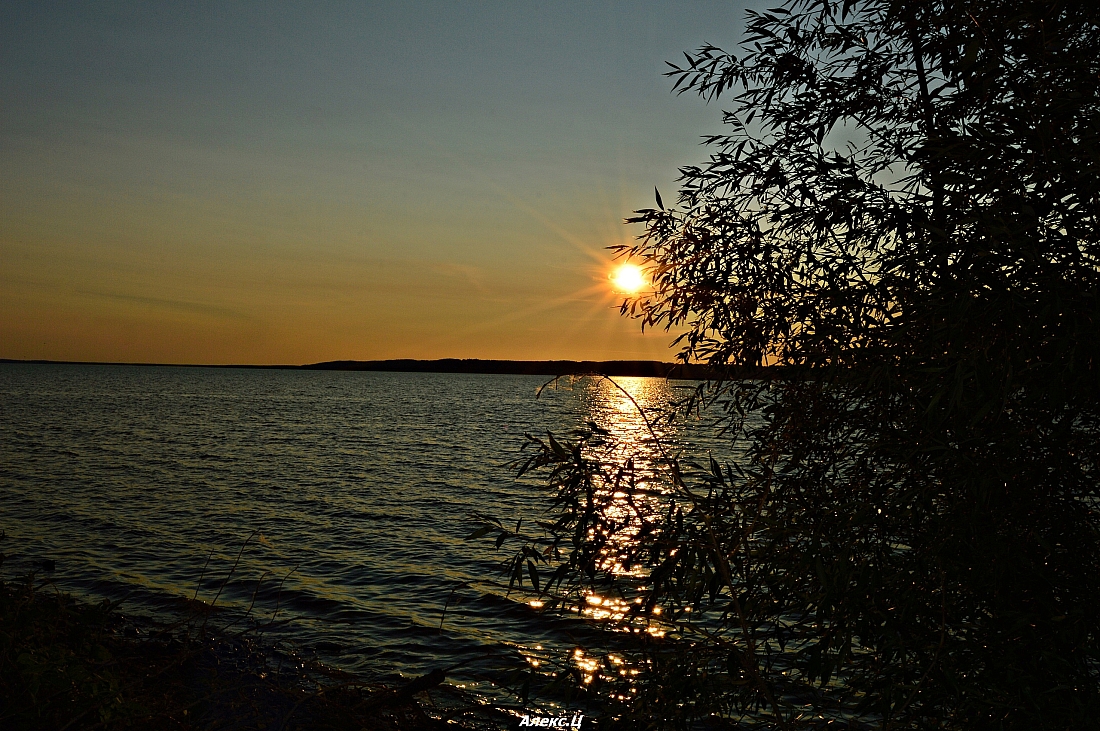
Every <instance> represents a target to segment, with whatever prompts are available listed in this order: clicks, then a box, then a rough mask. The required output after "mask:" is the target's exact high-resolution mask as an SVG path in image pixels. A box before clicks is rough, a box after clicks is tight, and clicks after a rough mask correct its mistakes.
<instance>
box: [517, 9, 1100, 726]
mask: <svg viewBox="0 0 1100 731" xmlns="http://www.w3.org/2000/svg"><path fill="white" fill-rule="evenodd" d="M1098 21H1100V7H1098V6H1096V5H1094V4H1091V3H1084V2H1080V3H1075V2H1069V3H1059V2H1023V3H1020V2H1016V1H1013V2H1008V1H1004V0H975V1H973V2H954V1H950V0H947V1H940V0H937V1H934V2H919V3H917V2H891V1H888V0H866V1H865V2H859V1H853V0H844V2H834V1H833V0H793V1H792V2H788V3H787V4H786V5H785V6H784V7H782V8H776V9H773V10H769V11H767V12H761V13H755V12H750V13H749V22H748V29H747V37H746V40H745V42H744V43H743V46H742V50H743V51H744V55H742V56H741V57H738V56H735V55H732V54H727V53H724V52H722V51H721V50H719V49H717V48H714V47H712V46H704V47H703V48H701V49H700V50H699V51H697V52H696V53H695V54H693V55H685V58H686V61H685V63H684V65H682V66H673V67H672V71H671V72H670V76H672V78H673V79H675V84H676V88H677V89H678V90H679V91H681V92H683V91H691V92H697V93H699V94H701V95H703V96H704V97H706V98H707V99H718V98H725V99H727V100H728V101H729V102H730V103H731V104H732V108H731V110H730V111H728V112H726V113H725V121H726V123H727V124H728V126H729V132H728V134H726V135H722V136H714V137H710V138H708V139H707V140H706V142H707V143H708V145H709V146H710V149H711V156H710V159H709V161H708V162H707V163H706V164H704V165H701V166H694V167H686V168H683V169H682V178H681V182H682V188H681V191H680V196H679V204H678V206H675V207H670V208H667V209H666V208H665V207H664V206H663V204H662V202H661V200H660V198H659V197H658V208H656V209H652V210H644V211H639V212H638V215H637V217H635V218H633V219H630V220H631V222H633V223H638V224H641V225H643V226H644V234H643V235H642V236H641V237H640V238H639V240H638V241H637V242H636V243H634V244H633V245H630V246H624V247H619V252H620V254H622V255H624V256H630V257H633V258H635V259H637V260H641V261H642V262H644V263H645V264H646V265H647V267H648V268H649V271H650V272H651V273H652V275H653V279H654V292H653V294H652V296H651V297H648V298H643V299H638V300H633V301H628V302H626V303H624V305H623V310H624V313H626V314H629V315H632V316H634V317H637V318H640V319H641V321H642V324H643V327H665V328H676V329H682V330H683V335H681V336H680V337H679V338H677V341H678V342H679V344H680V345H681V347H682V350H681V354H680V355H681V358H682V359H683V360H685V361H690V360H705V361H707V362H709V363H710V364H712V365H714V366H717V367H725V366H739V367H743V366H765V367H766V369H765V371H763V372H764V373H765V374H766V377H760V378H755V379H745V378H740V377H739V378H737V379H735V380H734V379H731V380H728V381H726V382H724V383H718V384H715V386H714V387H713V389H712V390H710V391H707V392H706V394H708V395H709V397H711V398H714V399H717V400H718V401H720V402H721V403H723V404H724V405H725V407H726V409H727V412H726V413H727V417H728V418H727V420H726V422H725V426H726V427H727V428H728V429H729V431H728V432H727V433H728V434H729V435H731V436H732V437H734V438H738V439H743V440H744V442H745V443H746V444H748V445H749V447H748V449H749V452H748V458H747V459H746V460H744V461H740V462H738V463H737V464H733V465H720V464H718V463H717V462H713V461H712V462H711V463H710V464H705V465H700V466H692V465H690V464H686V463H684V464H681V463H680V462H679V461H677V460H675V459H670V460H668V461H667V463H666V464H665V465H664V468H663V470H662V474H663V476H664V480H663V482H660V483H657V482H654V481H652V480H648V479H642V478H644V477H645V475H644V474H642V472H641V471H640V468H639V467H636V466H635V465H634V464H633V463H630V462H624V461H619V462H618V463H614V462H610V463H609V462H608V461H607V460H606V459H605V458H604V457H602V456H601V455H604V454H605V452H604V450H605V449H606V439H607V437H606V435H602V434H598V433H596V432H595V431H593V430H587V431H584V432H581V433H578V434H577V435H575V437H574V438H573V439H571V440H567V441H555V440H552V439H540V440H537V442H538V443H537V445H536V446H537V447H538V450H537V453H536V456H535V457H534V458H533V459H532V461H531V462H529V463H528V464H527V465H525V469H528V470H542V471H543V472H544V473H545V474H546V475H547V476H548V479H549V482H550V484H551V486H552V487H553V488H554V489H555V490H556V494H557V503H556V506H557V512H556V513H555V514H554V516H553V517H552V518H550V519H549V520H547V521H545V522H544V523H543V529H544V533H543V534H541V535H537V536H519V538H520V539H521V540H522V541H524V545H523V548H522V549H521V550H522V552H523V553H522V554H521V556H522V560H523V561H524V562H527V561H530V566H529V571H528V572H527V573H528V578H529V579H530V580H532V581H533V582H535V587H536V588H537V589H539V590H541V591H542V592H543V593H546V594H547V595H548V596H553V597H557V598H558V600H560V601H561V602H564V603H565V604H567V605H568V604H570V603H572V604H576V603H578V602H582V601H583V597H584V595H585V593H586V592H590V591H593V590H598V591H600V592H601V593H602V594H604V595H608V594H612V593H615V592H618V595H619V596H620V597H621V598H622V601H623V602H624V603H625V606H627V607H629V609H628V610H625V611H624V613H623V615H622V620H621V623H620V627H626V628H631V627H633V628H634V629H638V627H639V623H648V622H652V621H655V620H654V616H653V611H654V610H655V609H656V608H659V607H663V608H664V610H665V613H664V614H663V615H662V616H661V618H660V619H659V620H658V621H659V622H661V623H664V625H665V631H667V635H665V636H664V638H663V639H660V640H657V639H653V640H652V641H649V642H647V643H645V644H643V646H642V647H641V648H640V649H639V650H638V651H637V653H636V655H635V656H634V658H633V662H634V663H635V667H637V668H639V669H640V671H641V674H640V675H639V676H638V678H639V680H637V681H636V682H633V683H630V684H629V685H630V686H631V687H632V688H633V691H631V690H629V689H627V688H621V689H615V688H614V687H612V689H611V690H610V693H611V694H612V695H613V696H614V697H618V696H619V695H622V696H623V697H624V698H631V697H632V696H631V695H629V693H633V697H635V698H636V699H635V700H632V701H630V702H627V703H625V704H624V705H623V706H622V707H621V708H618V709H615V710H614V713H615V714H618V717H619V718H621V719H622V720H623V721H624V724H625V723H638V722H641V723H643V724H645V723H648V724H650V725H652V726H654V727H686V726H688V725H690V723H691V722H692V720H693V719H697V718H701V717H705V716H714V717H717V718H726V719H735V718H740V717H741V714H743V713H744V714H747V716H746V718H751V719H755V721H756V722H760V723H764V724H768V725H773V726H775V727H778V728H792V729H793V728H811V727H812V728H825V727H833V726H836V727H845V728H863V727H873V728H890V729H900V728H921V729H924V728H929V729H931V728H937V729H940V728H942V729H985V728H989V729H1068V728H1088V727H1093V726H1095V723H1096V721H1095V719H1096V718H1098V717H1100V678H1098V673H1100V636H1098V632H1100V611H1097V607H1100V540H1098V539H1100V514H1098V512H1097V509H1098V507H1100V505H1098V498H1100V494H1098V469H1100V464H1098V463H1097V455H1098V454H1100V393H1098V387H1100V373H1098V367H1100V358H1098V356H1100V350H1098V348H1100V268H1098V263H1100V231H1098V229H1097V226H1098V215H1100V210H1098V204H1100V198H1098V192H1100V144H1098V132H1100V113H1098V112H1100V106H1098V105H1100V99H1098V96H1097V92H1098V86H1100V27H1098V25H1100V23H1098ZM517 533H518V531H517ZM506 534H507V535H506ZM500 535H501V536H503V537H505V538H507V537H510V536H511V534H510V533H509V532H508V531H505V530H504V529H503V528H500ZM518 560H519V559H517V561H518ZM517 565H518V564H517V563H515V562H514V563H513V568H515V566H517ZM525 565H526V564H525ZM639 569H640V571H639ZM539 570H541V573H542V578H543V581H542V583H541V585H540V584H539V583H538V578H537V576H538V574H537V573H536V572H537V571H539ZM513 576H514V578H515V579H517V580H519V581H520V582H522V581H523V573H522V571H517V572H515V573H514V574H513ZM639 600H640V601H639ZM658 634H659V633H658ZM642 636H645V635H644V633H642ZM619 677H629V676H621V675H620V676H619ZM607 682H608V683H610V684H611V685H612V686H614V684H615V683H616V682H619V681H615V680H614V679H613V678H612V677H609V678H608V680H607Z"/></svg>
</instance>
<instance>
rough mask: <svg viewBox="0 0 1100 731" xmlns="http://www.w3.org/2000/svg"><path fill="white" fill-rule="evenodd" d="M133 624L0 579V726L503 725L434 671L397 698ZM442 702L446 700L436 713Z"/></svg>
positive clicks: (295, 663)
mask: <svg viewBox="0 0 1100 731" xmlns="http://www.w3.org/2000/svg"><path fill="white" fill-rule="evenodd" d="M190 605H191V606H190V607H189V609H187V611H186V613H185V614H183V615H181V617H180V619H179V621H177V622H174V623H169V624H164V623H154V622H152V621H151V620H150V621H147V622H135V621H134V620H132V619H127V618H125V617H123V616H122V615H121V614H120V613H119V612H118V611H116V606H115V605H112V604H111V603H110V602H103V603H100V604H94V603H89V602H82V601H78V600H76V599H74V598H72V597H71V596H69V595H67V594H65V593H62V592H60V591H58V590H57V589H56V587H54V586H53V585H52V584H51V583H50V582H48V581H40V580H38V579H36V577H35V575H34V574H31V575H28V576H26V577H24V578H22V579H20V580H18V581H9V582H3V581H0V728H3V729H13V730H15V729H56V730H57V731H69V730H73V731H75V730H77V729H82V730H87V729H157V730H158V731H160V730H165V731H169V730H171V729H265V730H267V731H314V730H316V731H321V730H324V729H352V730H353V731H355V730H363V731H427V730H429V729H440V728H448V729H456V728H457V729H461V728H487V727H499V726H500V725H501V724H502V723H504V722H505V719H503V718H502V717H499V716H498V717H496V718H495V719H494V718H493V714H492V713H491V712H488V715H487V713H486V711H485V709H484V708H483V707H479V706H477V704H476V703H471V702H469V699H462V698H460V697H459V696H457V695H455V694H456V693H457V691H455V690H454V689H451V688H449V687H448V686H445V685H441V683H442V681H443V680H444V673H443V672H442V671H440V670H435V671H433V672H432V673H429V674H428V675H426V676H424V677H422V678H417V679H414V680H412V681H410V682H409V683H407V684H405V685H404V686H399V687H396V688H390V687H386V686H383V685H380V684H373V683H366V682H363V681H361V680H360V679H358V678H356V677H355V676H352V675H350V674H347V673H343V672H341V671H338V670H334V669H331V668H328V667H325V666H323V665H321V664H320V663H317V662H311V661H309V660H308V659H304V658H302V657H300V656H298V655H296V654H295V653H293V652H287V651H282V650H279V649H277V648H274V647H270V646H267V647H265V646H264V645H263V644H262V643H261V642H260V641H259V639H258V638H257V637H255V636H249V634H248V633H240V634H235V635H231V634H229V633H227V632H219V631H215V630H210V629H208V628H207V623H206V622H205V621H198V620H201V619H203V618H202V616H201V615H202V613H203V611H206V612H209V611H210V609H211V607H210V606H209V605H205V604H203V603H202V602H191V603H190ZM200 605H201V606H200ZM437 700H441V701H444V702H443V703H441V705H439V706H436V705H435V702H436V701H437Z"/></svg>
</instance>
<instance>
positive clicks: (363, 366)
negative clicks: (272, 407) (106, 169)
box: [0, 358, 718, 381]
mask: <svg viewBox="0 0 1100 731" xmlns="http://www.w3.org/2000/svg"><path fill="white" fill-rule="evenodd" d="M0 363H19V364H26V365H110V366H137V367H148V368H255V369H270V370H306V371H386V372H393V373H485V374H494V375H525V376H570V375H585V374H599V375H603V376H613V377H649V378H671V379H676V380H696V381H703V380H713V379H716V378H717V377H718V373H717V371H715V370H714V369H712V368H711V367H710V366H707V365H703V364H698V363H689V364H683V363H664V362H661V361H657V360H581V361H577V360H486V359H481V358H440V359H438V360H415V359H411V358H398V359H390V360H331V361H325V362H322V363H310V364H306V365H244V364H240V365H238V364H203V363H120V362H107V361H67V360H39V359H35V360H19V359H13V358H0Z"/></svg>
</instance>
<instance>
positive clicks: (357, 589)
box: [0, 364, 720, 695]
mask: <svg viewBox="0 0 1100 731" xmlns="http://www.w3.org/2000/svg"><path fill="white" fill-rule="evenodd" d="M546 380H547V379H545V378H541V377H532V376H505V375H468V374H423V373H380V372H373V373H372V372H341V371H297V370H268V369H223V368H182V367H137V366H91V365H31V364H0V504H2V506H3V509H2V511H0V529H2V530H3V531H5V532H6V539H5V540H4V541H3V542H2V543H0V551H3V553H5V554H7V555H8V557H9V558H8V560H7V561H6V562H5V564H4V566H3V573H4V576H5V578H6V579H11V578H13V577H15V576H17V575H19V574H20V573H21V572H24V571H28V570H30V569H32V568H35V567H36V566H40V565H41V562H42V561H45V560H51V561H54V562H55V563H56V569H55V571H54V572H53V573H52V577H53V579H54V581H55V583H56V584H57V585H58V586H59V587H60V588H61V589H63V590H66V591H71V592H73V593H74V594H76V595H78V596H83V597H88V598H100V597H107V598H112V599H118V598H121V597H124V596H125V597H127V598H126V601H125V603H124V605H123V607H124V609H126V608H128V610H129V611H130V612H138V613H153V614H156V613H163V612H167V611H170V610H172V609H173V608H178V607H179V606H180V605H181V600H184V599H189V598H191V597H192V596H195V595H196V593H197V596H198V598H199V599H203V600H206V601H210V600H212V599H213V598H214V596H215V595H216V594H217V592H218V590H219V587H220V586H221V585H222V583H223V581H224V580H225V579H226V577H227V576H228V575H229V572H230V570H231V568H232V565H233V562H234V560H235V559H236V556H237V553H238V551H240V550H241V547H242V544H243V542H244V541H245V539H246V538H248V537H249V535H251V534H252V533H253V531H259V532H260V534H262V536H263V542H261V541H260V540H259V536H257V537H256V538H255V539H254V540H253V541H252V542H251V543H249V544H248V545H247V546H245V548H244V551H243V553H242V555H241V559H240V564H239V566H237V568H236V570H235V572H234V573H233V576H232V579H231V580H230V581H229V582H228V583H226V585H225V588H224V590H223V591H222V594H221V596H220V597H219V598H218V605H219V606H225V607H226V608H227V610H228V611H227V612H225V613H223V615H222V616H224V617H226V619H224V620H223V619H221V618H220V617H219V619H218V620H217V621H216V623H217V622H229V621H232V620H231V619H229V618H230V617H234V616H236V617H238V618H239V617H240V615H241V614H242V613H243V612H244V611H245V610H246V608H247V607H248V606H249V604H250V602H251V601H252V598H253V595H255V597H256V603H255V607H254V608H253V610H252V615H251V616H252V617H253V618H255V619H257V620H258V621H261V622H263V621H266V620H268V619H270V618H271V617H272V616H273V615H276V612H277V615H276V616H277V618H278V620H280V623H279V624H277V625H276V626H275V627H273V628H272V629H270V630H269V634H270V635H271V636H276V637H283V638H287V639H293V640H294V641H295V642H297V643H298V644H299V645H300V646H301V647H302V648H303V650H305V651H307V652H311V653H316V654H317V655H318V656H319V657H320V658H321V659H323V660H324V661H326V662H328V663H331V664H333V665H336V666H339V667H341V668H344V669H347V670H351V671H354V672H358V673H361V674H364V675H366V676H368V677H372V676H373V677H384V676H386V675H387V674H389V673H393V672H400V673H404V674H421V673H425V672H427V671H429V670H431V669H432V668H435V667H449V666H452V665H456V664H459V663H466V664H465V665H463V666H462V667H461V668H460V669H458V670H456V671H455V672H454V673H453V674H452V675H451V676H450V680H451V681H452V682H456V683H461V684H463V685H466V686H467V687H469V688H471V689H473V690H474V691H476V692H483V693H487V694H490V695H491V694H492V693H494V692H498V691H497V689H496V688H495V681H494V679H493V678H494V676H493V674H492V672H490V670H491V668H493V667H499V666H500V663H501V662H502V661H504V662H506V661H507V660H508V658H513V659H514V660H515V661H516V662H518V663H522V662H523V661H524V660H525V659H526V660H527V661H530V658H532V657H537V656H540V655H542V654H550V653H553V652H555V651H558V650H561V649H563V648H564V649H566V650H567V649H569V648H571V647H574V646H576V645H577V644H578V643H582V642H583V641H584V640H583V633H582V631H583V627H579V626H576V624H577V623H575V622H574V623H572V624H571V623H569V622H566V621H562V620H552V619H551V618H548V617H543V616H540V615H539V614H538V613H537V612H536V611H535V610H534V609H532V608H531V606H530V605H529V604H528V597H526V596H524V595H523V594H521V593H517V592H512V593H511V594H508V593H507V592H506V591H505V590H504V589H503V588H502V587H501V586H500V584H499V565H500V562H501V560H502V559H504V558H505V557H506V556H505V554H504V552H503V551H500V552H498V551H495V550H494V548H493V545H492V543H491V541H489V540H487V539H480V540H467V539H466V536H468V535H469V534H470V533H471V531H472V529H473V525H472V523H471V522H470V516H471V515H472V514H473V513H475V512H483V513H491V514H494V515H497V516H499V517H501V518H503V519H505V520H510V521H513V522H514V521H515V520H517V519H518V518H520V517H528V518H536V517H541V516H542V515H544V514H545V511H546V509H547V507H548V506H549V502H550V496H549V495H548V494H547V492H546V490H545V488H542V487H541V486H540V483H539V482H538V480H537V479H536V480H524V481H517V480H516V479H515V468H514V466H511V465H512V463H513V462H514V461H515V460H517V459H519V458H521V457H523V456H524V455H525V454H526V452H522V451H521V447H522V445H523V443H524V434H525V433H528V432H529V433H543V434H544V433H545V432H546V431H547V430H549V431H552V432H554V433H555V434H559V435H562V434H567V433H568V432H570V431H572V430H573V429H576V428H578V427H580V426H581V425H583V424H584V423H586V422H595V423H596V424H598V425H599V426H601V427H603V428H605V429H609V430H610V431H612V433H613V434H614V435H615V436H616V437H618V438H619V439H620V440H622V441H623V442H624V443H626V444H628V445H634V446H635V448H636V450H637V451H639V452H640V453H642V454H643V455H644V454H645V453H646V452H647V450H649V451H652V444H651V441H652V440H651V437H650V436H649V432H648V430H647V428H646V426H645V423H644V421H643V419H642V418H641V417H640V415H639V414H638V412H637V408H636V407H635V406H634V404H633V403H632V402H631V400H630V399H629V398H627V397H626V395H625V394H623V393H622V392H621V391H620V390H618V389H617V388H615V387H614V386H613V385H612V384H610V383H608V382H607V381H605V380H600V379H594V378H586V379H579V380H577V381H575V382H568V381H565V382H561V383H559V384H558V385H557V386H556V387H554V388H550V389H547V390H544V391H543V392H542V394H541V396H540V397H538V398H536V392H537V391H538V389H539V387H540V386H541V385H542V384H543V383H545V381H546ZM616 380H617V381H618V382H619V383H620V384H621V385H622V386H623V388H624V389H625V390H626V391H627V392H629V394H630V395H631V396H632V397H633V398H634V400H635V401H637V402H638V404H640V405H641V406H642V407H644V408H651V407H656V406H660V405H662V404H665V403H667V402H668V401H669V400H670V399H674V398H682V396H683V392H684V389H685V388H688V387H690V384H683V383H680V384H679V385H677V382H668V381H664V380H661V379H650V378H620V379H616ZM704 426H705V425H704ZM658 434H659V436H660V437H661V438H662V440H663V441H664V442H665V443H666V444H668V445H671V446H673V447H675V448H676V449H677V450H681V449H682V450H688V451H689V452H690V451H692V450H695V451H698V452H701V453H703V454H705V453H706V451H707V450H708V449H717V448H720V445H719V444H717V443H714V442H711V441H710V440H709V439H708V438H707V437H708V434H709V431H708V430H707V429H706V428H700V424H699V423H698V422H697V423H692V422H686V424H681V425H679V426H676V425H665V426H662V427H660V428H659V429H658ZM208 557H209V565H208V566H206V568H205V573H204V566H205V565H206V564H207V560H208ZM43 575H44V574H43ZM200 576H201V577H203V578H202V580H201V582H200ZM257 586H259V589H258V590H257ZM445 606H446V607H447V610H446V616H445V617H443V613H444V607H445ZM441 619H443V623H442V628H441V626H440V622H441ZM283 621H285V624H284V623H283ZM579 638H580V639H579Z"/></svg>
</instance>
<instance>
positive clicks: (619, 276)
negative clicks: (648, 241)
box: [608, 264, 649, 294]
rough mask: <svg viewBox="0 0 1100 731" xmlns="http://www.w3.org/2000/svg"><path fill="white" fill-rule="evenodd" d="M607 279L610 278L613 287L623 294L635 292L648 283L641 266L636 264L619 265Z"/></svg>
mask: <svg viewBox="0 0 1100 731" xmlns="http://www.w3.org/2000/svg"><path fill="white" fill-rule="evenodd" d="M608 279H610V280H611V284H612V285H614V287H615V289H616V290H618V291H619V292H622V293H623V294H637V293H638V292H640V291H641V290H642V288H644V287H645V286H646V285H647V284H649V282H648V281H647V280H646V278H645V274H643V273H642V268H641V267H639V266H638V265H636V264H622V265H620V266H619V267H618V268H617V269H615V271H614V272H612V273H611V274H610V275H609V277H608Z"/></svg>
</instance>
